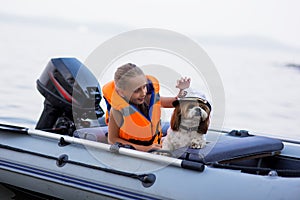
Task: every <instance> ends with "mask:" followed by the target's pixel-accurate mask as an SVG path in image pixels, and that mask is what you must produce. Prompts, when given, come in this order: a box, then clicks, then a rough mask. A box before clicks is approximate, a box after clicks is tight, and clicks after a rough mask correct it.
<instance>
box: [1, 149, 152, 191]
mask: <svg viewBox="0 0 300 200" xmlns="http://www.w3.org/2000/svg"><path fill="white" fill-rule="evenodd" d="M0 148H3V149H7V150H12V151H16V152H20V153H27V154H31V155H34V156H39V157H43V158H47V159H52V160H55V161H56V162H57V165H58V166H59V167H63V166H64V165H65V164H67V163H69V164H73V165H77V166H81V167H87V168H90V169H96V170H100V171H104V172H108V173H112V174H117V175H121V176H126V177H130V178H134V179H137V180H139V181H141V183H142V185H143V186H144V187H151V186H152V185H153V184H154V183H155V180H156V176H155V175H154V174H151V173H149V174H134V173H129V172H124V171H119V170H115V169H109V168H104V167H99V166H94V165H89V164H85V163H81V162H77V161H72V160H68V158H67V157H66V156H67V155H65V154H64V155H61V156H59V157H58V158H57V157H55V156H49V155H45V154H41V153H37V152H33V151H28V150H24V149H20V148H16V147H11V146H8V145H3V144H0Z"/></svg>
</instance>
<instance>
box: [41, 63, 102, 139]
mask: <svg viewBox="0 0 300 200" xmlns="http://www.w3.org/2000/svg"><path fill="white" fill-rule="evenodd" d="M37 89H38V91H39V92H40V93H41V94H42V95H43V96H44V97H45V101H44V110H43V112H42V114H41V117H40V119H39V121H38V123H37V125H36V129H40V130H46V131H50V132H55V133H60V134H65V135H70V136H72V135H73V132H74V131H75V129H76V128H77V129H78V128H85V127H94V126H99V120H100V118H101V117H102V116H103V114H104V112H103V110H102V108H101V107H100V101H101V99H102V96H101V88H100V85H99V83H98V81H97V79H96V78H95V76H94V75H93V74H92V73H91V72H90V71H89V69H88V68H87V67H86V66H84V65H83V64H82V63H81V62H80V61H79V60H77V59H76V58H54V59H51V60H50V62H49V63H48V65H47V66H46V68H45V70H44V71H43V73H42V75H41V76H40V78H39V79H38V80H37Z"/></svg>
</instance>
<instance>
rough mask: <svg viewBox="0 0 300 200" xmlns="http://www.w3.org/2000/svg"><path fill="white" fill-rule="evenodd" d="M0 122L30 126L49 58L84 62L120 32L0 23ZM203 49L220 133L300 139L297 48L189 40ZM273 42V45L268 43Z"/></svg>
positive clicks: (240, 40) (256, 41)
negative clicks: (215, 86) (220, 101)
mask: <svg viewBox="0 0 300 200" xmlns="http://www.w3.org/2000/svg"><path fill="white" fill-rule="evenodd" d="M0 25H1V29H2V31H1V32H0V40H1V46H0V53H1V60H0V69H1V72H0V92H1V98H0V110H1V113H0V121H1V122H2V123H9V124H16V125H25V126H28V127H31V128H33V127H34V126H35V123H36V121H37V119H38V118H39V115H40V113H41V110H42V102H43V97H42V95H41V94H39V92H38V91H37V89H36V83H35V82H36V80H37V79H38V78H39V76H40V74H41V73H42V71H43V70H44V68H45V66H46V64H47V63H48V62H49V60H50V59H51V58H53V57H76V58H78V59H79V60H81V61H82V62H83V61H84V60H85V59H86V58H87V57H88V56H89V54H90V53H91V52H92V51H93V50H94V49H95V48H97V47H98V45H100V44H101V43H103V42H104V41H106V40H108V39H110V38H111V37H113V36H115V35H117V34H119V33H120V31H119V30H116V29H112V30H106V29H105V30H104V31H102V32H101V31H99V30H97V29H95V30H89V29H88V28H87V27H84V26H79V25H78V26H67V27H63V26H58V25H57V26H56V25H53V24H51V25H49V26H48V25H41V24H38V23H33V22H32V23H30V21H29V22H28V21H26V23H21V22H19V21H9V20H6V21H5V20H3V21H0ZM189 37H190V38H191V39H193V40H195V41H197V42H198V43H199V45H200V46H202V47H203V48H204V49H205V51H206V52H207V54H208V55H209V56H210V58H211V59H212V61H213V62H214V63H215V66H216V68H217V70H218V72H219V74H220V76H221V79H222V82H223V86H224V90H225V98H226V100H225V102H224V103H225V107H226V113H225V122H224V126H223V127H224V129H233V128H236V129H246V130H250V131H254V132H257V133H263V134H269V135H277V136H282V137H293V138H299V131H298V130H299V126H300V118H299V115H300V104H299V102H300V93H299V86H300V68H296V67H287V66H286V64H289V63H293V64H297V63H298V64H299V63H300V56H299V55H300V51H299V49H295V48H289V47H287V46H284V45H280V44H279V43H276V42H275V41H274V42H273V41H268V39H266V38H251V37H237V38H226V37H200V36H189ZM272 42H273V43H272Z"/></svg>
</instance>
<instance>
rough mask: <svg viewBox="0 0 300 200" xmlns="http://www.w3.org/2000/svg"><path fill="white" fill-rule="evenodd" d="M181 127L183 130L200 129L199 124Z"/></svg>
mask: <svg viewBox="0 0 300 200" xmlns="http://www.w3.org/2000/svg"><path fill="white" fill-rule="evenodd" d="M179 128H182V129H183V130H186V131H198V129H199V126H194V127H187V126H183V125H180V126H179Z"/></svg>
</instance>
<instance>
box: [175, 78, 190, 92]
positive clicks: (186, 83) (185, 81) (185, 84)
mask: <svg viewBox="0 0 300 200" xmlns="http://www.w3.org/2000/svg"><path fill="white" fill-rule="evenodd" d="M190 84H191V78H187V77H184V78H183V77H181V79H179V80H177V85H176V88H178V89H180V90H184V89H187V88H189V87H190Z"/></svg>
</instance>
